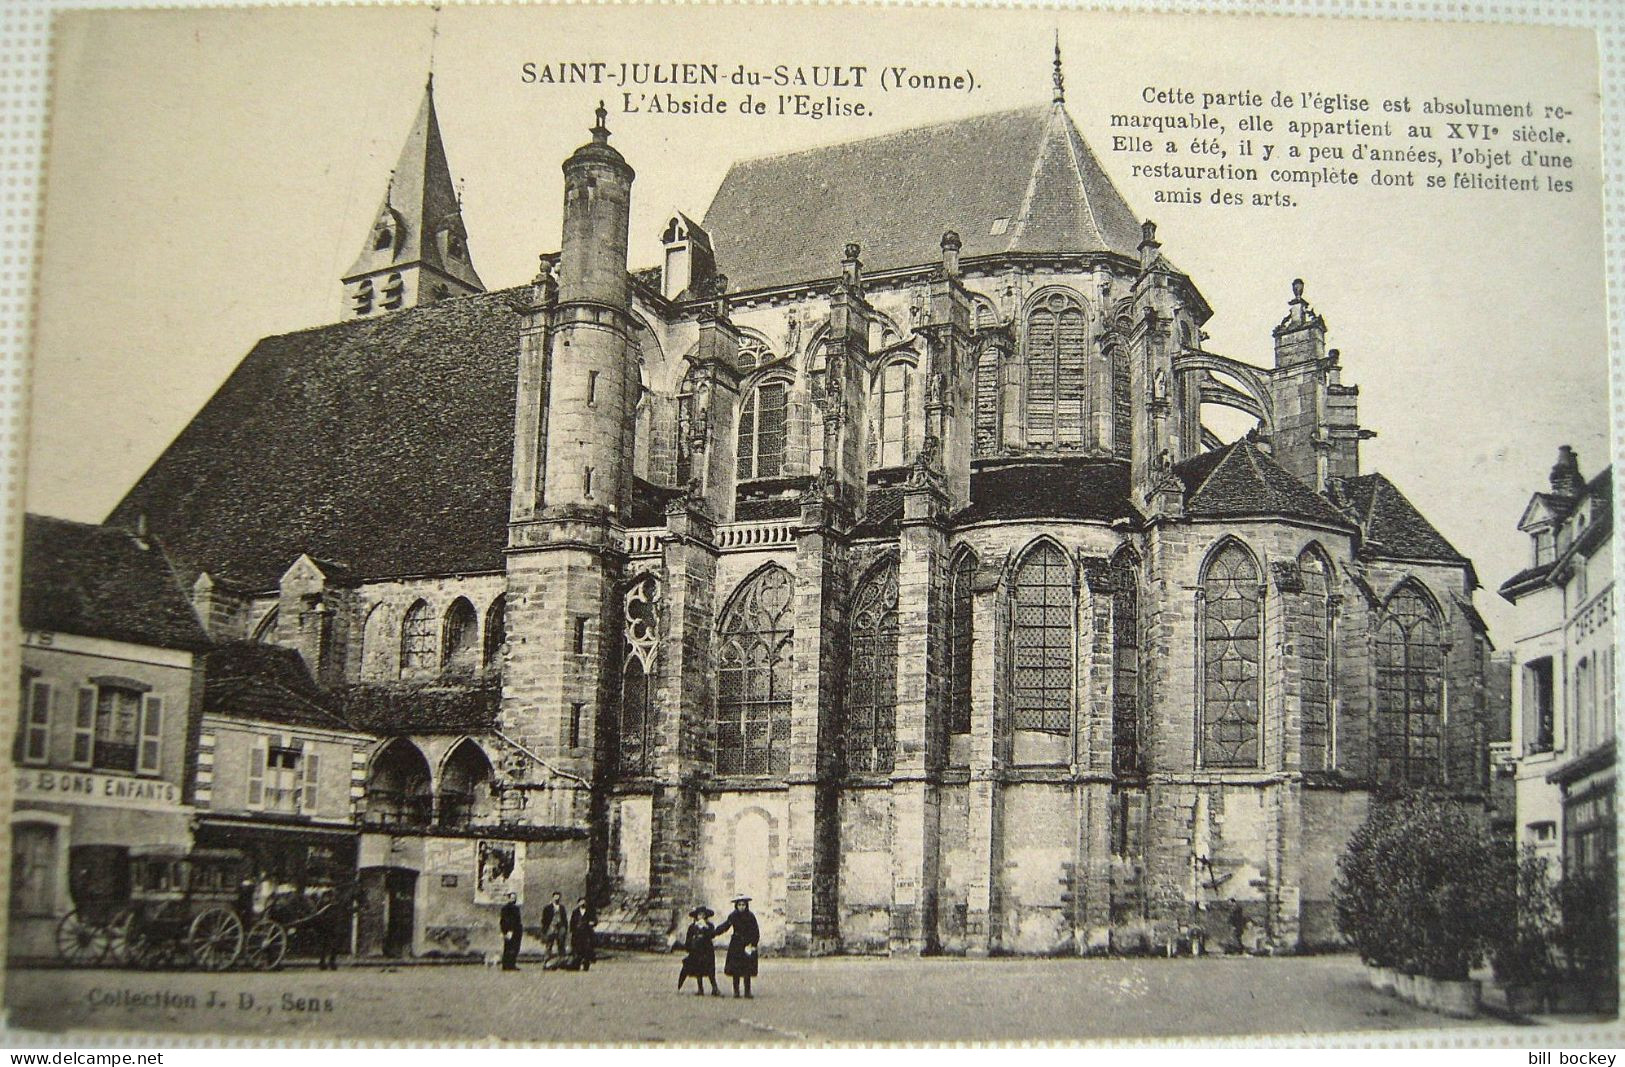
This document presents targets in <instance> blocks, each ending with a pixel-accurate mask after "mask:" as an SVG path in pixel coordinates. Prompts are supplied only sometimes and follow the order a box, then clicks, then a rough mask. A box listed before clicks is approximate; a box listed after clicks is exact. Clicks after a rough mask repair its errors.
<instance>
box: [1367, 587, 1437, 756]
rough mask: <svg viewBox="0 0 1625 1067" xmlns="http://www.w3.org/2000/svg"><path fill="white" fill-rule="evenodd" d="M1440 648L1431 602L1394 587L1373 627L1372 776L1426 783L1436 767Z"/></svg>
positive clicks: (1417, 592)
mask: <svg viewBox="0 0 1625 1067" xmlns="http://www.w3.org/2000/svg"><path fill="white" fill-rule="evenodd" d="M1443 690H1444V647H1443V644H1442V642H1441V639H1440V628H1439V616H1438V612H1437V611H1436V610H1435V609H1434V607H1433V603H1432V600H1431V599H1430V598H1429V597H1428V596H1427V595H1426V594H1425V593H1423V592H1422V591H1421V590H1420V589H1418V588H1417V587H1416V586H1415V585H1411V584H1406V585H1402V586H1400V587H1399V589H1397V590H1395V591H1394V593H1393V595H1391V596H1390V597H1389V598H1388V603H1387V604H1386V605H1385V606H1384V607H1383V612H1382V624H1381V625H1380V626H1379V627H1378V628H1377V777H1378V779H1379V780H1380V781H1384V782H1404V783H1408V784H1411V785H1430V784H1433V783H1436V782H1437V781H1438V780H1439V771H1440V766H1441V756H1442V752H1441V736H1442V733H1443V730H1442V725H1443V723H1442V719H1441V716H1442V707H1443Z"/></svg>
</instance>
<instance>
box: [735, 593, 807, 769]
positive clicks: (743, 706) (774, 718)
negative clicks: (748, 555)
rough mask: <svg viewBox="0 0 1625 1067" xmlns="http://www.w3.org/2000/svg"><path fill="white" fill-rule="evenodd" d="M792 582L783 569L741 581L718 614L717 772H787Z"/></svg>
mask: <svg viewBox="0 0 1625 1067" xmlns="http://www.w3.org/2000/svg"><path fill="white" fill-rule="evenodd" d="M794 594H795V589H794V582H793V581H792V579H791V577H790V572H789V571H787V570H785V569H784V568H783V567H777V566H769V567H765V568H763V569H762V570H759V571H757V572H756V573H755V574H754V575H752V576H751V577H750V578H747V579H746V580H745V582H744V584H743V585H741V586H740V587H739V589H738V590H736V591H735V593H734V595H733V598H732V599H731V600H730V601H729V602H728V606H727V608H725V609H724V610H723V613H722V624H721V626H720V627H719V634H718V636H719V639H720V643H721V654H720V657H719V675H718V680H717V772H718V773H719V774H757V775H767V774H784V773H786V772H787V771H789V769H790V687H791V683H792V669H791V668H792V663H793V657H794V648H793V642H794V640H795V618H794V602H795V595H794Z"/></svg>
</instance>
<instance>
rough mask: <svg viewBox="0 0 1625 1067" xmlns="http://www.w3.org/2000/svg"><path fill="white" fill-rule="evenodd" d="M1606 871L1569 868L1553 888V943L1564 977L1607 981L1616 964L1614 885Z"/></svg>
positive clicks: (1597, 982)
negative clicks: (1556, 915) (1555, 919)
mask: <svg viewBox="0 0 1625 1067" xmlns="http://www.w3.org/2000/svg"><path fill="white" fill-rule="evenodd" d="M1611 875H1612V871H1610V872H1609V875H1606V876H1605V875H1603V874H1600V873H1584V872H1573V873H1570V874H1568V875H1565V876H1564V878H1563V879H1562V880H1561V881H1560V882H1559V883H1558V885H1557V890H1556V897H1557V910H1558V913H1559V915H1560V916H1561V921H1560V922H1559V923H1558V924H1557V932H1556V937H1555V941H1556V946H1557V949H1558V955H1559V957H1560V958H1561V960H1562V964H1563V969H1564V971H1565V972H1566V973H1567V977H1569V978H1572V979H1575V980H1578V981H1581V982H1584V983H1586V984H1588V985H1593V986H1595V987H1599V988H1600V987H1601V986H1602V985H1604V984H1608V985H1611V984H1612V982H1613V980H1614V971H1615V969H1616V968H1617V967H1618V963H1619V958H1618V951H1619V935H1618V932H1617V927H1616V921H1615V911H1616V899H1615V896H1616V888H1615V882H1614V880H1613V878H1612V877H1611Z"/></svg>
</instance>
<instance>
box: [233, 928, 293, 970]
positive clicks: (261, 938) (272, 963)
mask: <svg viewBox="0 0 1625 1067" xmlns="http://www.w3.org/2000/svg"><path fill="white" fill-rule="evenodd" d="M287 954H288V929H287V927H285V926H283V925H282V924H281V923H279V922H277V921H276V920H275V919H261V920H260V921H259V922H257V923H255V924H254V925H253V926H251V927H250V928H249V930H248V943H247V945H246V946H245V947H244V949H243V962H244V963H246V964H248V965H249V966H250V967H252V968H254V969H255V970H256V971H274V970H276V969H277V968H278V967H280V966H282V957H284V956H286V955H287Z"/></svg>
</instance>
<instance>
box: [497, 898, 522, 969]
mask: <svg viewBox="0 0 1625 1067" xmlns="http://www.w3.org/2000/svg"><path fill="white" fill-rule="evenodd" d="M499 925H500V926H501V928H502V969H503V970H505V971H517V970H518V969H519V945H520V943H521V942H523V941H524V940H525V922H524V919H523V918H522V917H521V916H520V914H519V895H518V894H517V893H509V894H508V902H507V903H506V904H504V905H502V919H501V921H500V923H499Z"/></svg>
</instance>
